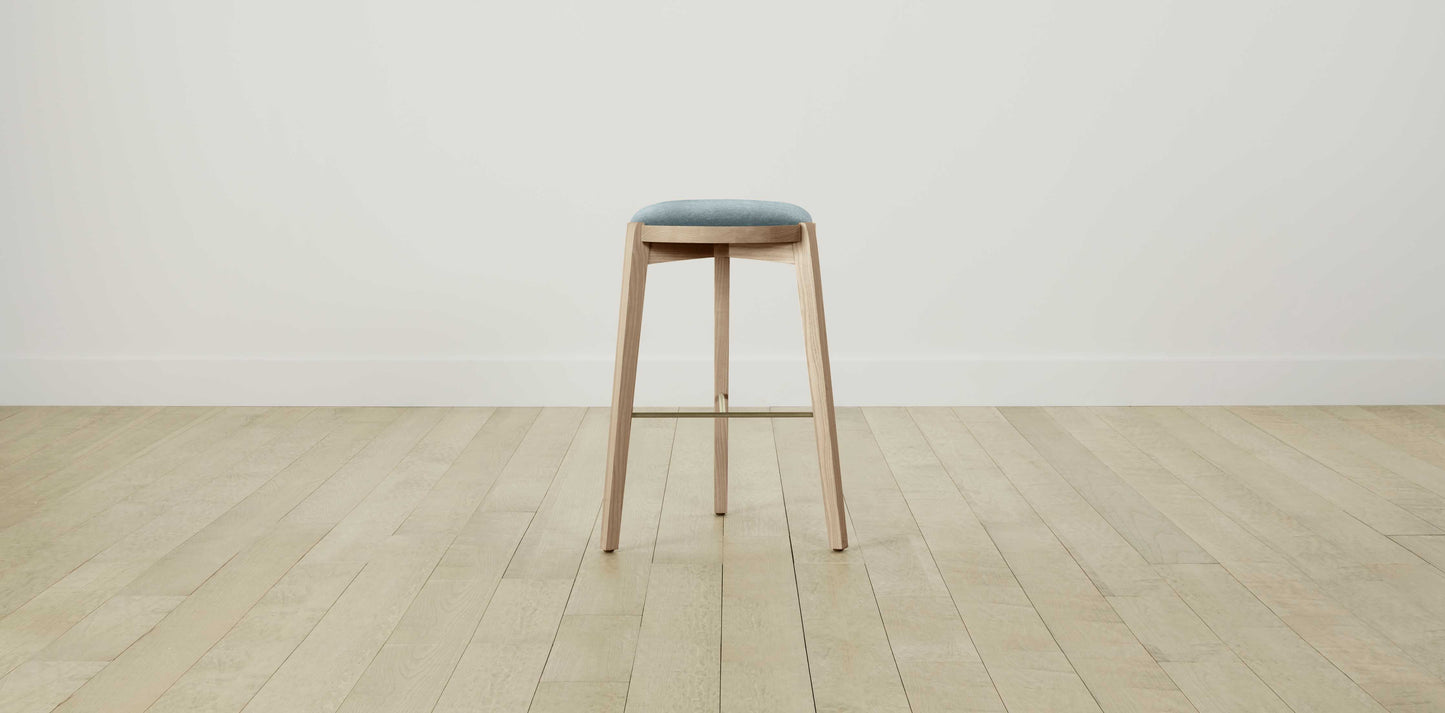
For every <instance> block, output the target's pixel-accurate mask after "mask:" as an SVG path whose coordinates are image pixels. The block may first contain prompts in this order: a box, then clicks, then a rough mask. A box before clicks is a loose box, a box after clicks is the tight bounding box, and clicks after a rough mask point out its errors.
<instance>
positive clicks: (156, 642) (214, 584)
mask: <svg viewBox="0 0 1445 713" xmlns="http://www.w3.org/2000/svg"><path fill="white" fill-rule="evenodd" d="M323 534H325V530H324V529H323V528H320V527H315V526H299V527H292V526H282V527H277V528H275V529H273V530H271V531H270V532H268V533H267V534H266V535H265V536H264V537H262V538H261V539H260V540H259V541H257V543H256V544H255V546H254V547H251V548H249V549H248V550H247V551H246V552H245V553H242V554H241V555H240V556H238V557H237V558H235V559H233V560H231V561H230V562H228V563H226V565H225V566H224V567H222V568H221V570H220V571H218V572H217V573H216V575H215V576H214V577H211V578H210V579H208V580H207V581H206V583H205V584H203V585H202V586H201V587H200V588H199V589H197V590H196V592H195V593H194V594H192V595H191V596H189V597H187V598H186V600H185V601H184V602H182V603H181V604H180V606H178V607H176V609H175V610H174V611H172V612H171V613H170V614H169V615H168V616H166V617H165V618H164V619H162V620H161V621H160V623H159V624H157V625H156V626H155V628H153V629H151V630H150V631H149V632H148V633H147V634H146V635H145V636H143V637H141V638H140V640H138V641H136V642H135V643H134V644H132V645H131V646H130V647H129V648H127V649H126V650H125V651H124V652H123V653H121V655H120V656H118V657H117V658H116V659H115V660H113V661H111V662H110V665H109V666H106V667H105V668H104V669H102V670H101V671H100V673H98V674H96V675H95V677H93V678H91V679H90V680H89V681H87V682H86V683H85V685H84V686H81V687H80V689H79V690H77V691H76V692H75V694H74V695H72V696H71V697H70V698H68V699H66V701H65V703H63V704H62V705H61V706H60V707H58V708H57V709H56V710H58V711H63V712H65V713H78V712H79V711H97V712H102V711H104V712H107V713H126V712H127V711H143V710H145V709H146V708H147V707H149V706H150V705H151V704H152V703H154V702H155V700H156V699H157V698H159V697H160V696H161V694H162V693H164V692H165V690H166V689H167V688H169V687H170V686H171V684H173V683H175V682H176V680H177V679H179V678H180V677H181V675H182V674H184V673H185V672H186V670H187V669H188V668H190V667H191V664H193V663H195V662H196V660H198V659H199V658H200V657H201V656H202V655H204V654H205V653H206V651H207V650H209V649H210V648H211V646H212V645H214V644H215V643H216V642H217V641H219V640H220V639H221V637H222V636H224V635H225V633H226V632H227V631H229V630H230V629H231V627H232V626H234V625H235V624H236V622H237V621H239V620H240V618H241V617H242V616H243V615H244V614H245V613H246V611H247V610H248V609H250V608H251V606H252V605H254V604H255V603H256V602H257V601H258V600H259V599H260V598H261V597H262V596H264V595H265V593H266V591H267V590H269V589H270V588H271V587H272V585H274V584H275V583H276V582H277V580H279V579H280V578H281V577H282V575H284V574H285V573H286V570H288V569H290V568H291V565H293V564H295V563H296V561H297V560H299V559H300V558H301V556H302V555H304V554H305V553H306V551H307V550H309V549H310V548H311V547H312V545H314V544H316V542H317V540H320V539H321V536H322V535H323Z"/></svg>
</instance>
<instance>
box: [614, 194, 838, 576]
mask: <svg viewBox="0 0 1445 713" xmlns="http://www.w3.org/2000/svg"><path fill="white" fill-rule="evenodd" d="M817 234H818V233H817V227H816V226H815V225H814V224H813V223H798V224H796V225H767V226H739V227H733V226H729V227H701V226H664V225H645V224H643V223H628V224H627V244H626V250H625V252H624V253H623V261H622V307H621V310H620V315H619V317H618V325H617V361H616V363H615V367H614V372H613V376H612V412H611V422H610V424H609V426H608V431H607V480H606V484H605V486H604V491H603V494H602V549H603V550H604V551H606V552H611V551H613V550H615V549H617V544H618V540H619V538H620V537H621V529H622V495H623V488H624V486H625V484H626V480H627V452H628V448H629V445H630V443H629V442H630V439H631V435H632V419H633V417H634V416H640V415H644V414H635V413H634V412H633V396H634V391H635V389H636V385H637V356H638V343H639V340H640V339H641V336H642V300H643V292H644V290H645V288H646V285H647V266H648V265H652V264H655V263H663V262H676V261H679V260H696V259H701V258H709V257H710V258H713V264H714V268H713V299H714V309H713V320H714V331H713V337H714V341H713V391H714V394H715V397H714V410H713V411H712V412H704V413H698V414H690V415H700V416H711V417H713V418H714V430H713V452H714V456H713V504H714V508H713V509H714V511H715V512H716V513H717V514H718V515H723V514H725V513H726V512H727V502H728V445H727V444H728V418H730V417H735V416H739V415H741V414H739V413H731V414H730V413H729V412H728V292H729V282H730V278H729V269H730V260H731V259H732V258H742V259H747V260H765V261H768V262H781V263H791V264H793V265H795V266H796V269H797V280H798V302H799V304H800V306H801V308H802V312H803V342H804V348H805V351H806V354H807V361H808V386H809V392H810V394H811V396H812V401H813V411H812V417H813V425H814V430H815V431H816V433H817V440H818V475H819V478H820V480H821V481H822V486H823V511H824V519H825V521H826V522H827V527H828V544H829V545H830V546H831V547H832V548H833V549H834V550H842V549H844V548H846V547H847V546H848V532H847V528H846V526H845V517H846V515H845V512H844V509H843V481H842V478H841V474H840V471H839V465H838V425H837V419H836V417H835V415H834V411H833V377H832V372H831V369H830V367H829V365H828V333H827V329H826V328H825V327H824V321H823V286H822V281H821V280H820V278H819V275H818V243H817ZM645 415H662V414H645ZM752 415H758V414H756V413H753V414H752ZM780 415H782V414H780ZM786 415H806V414H796V413H790V414H786Z"/></svg>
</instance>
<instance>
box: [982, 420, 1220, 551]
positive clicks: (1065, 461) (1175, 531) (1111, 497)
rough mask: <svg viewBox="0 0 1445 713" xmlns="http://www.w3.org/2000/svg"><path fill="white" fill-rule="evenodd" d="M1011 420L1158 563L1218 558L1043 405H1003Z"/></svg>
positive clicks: (1121, 532) (1096, 507)
mask: <svg viewBox="0 0 1445 713" xmlns="http://www.w3.org/2000/svg"><path fill="white" fill-rule="evenodd" d="M999 411H1000V413H1001V414H1002V415H1003V417H1004V418H1005V419H1007V420H1008V421H1009V423H1010V424H1012V425H1013V427H1014V429H1015V430H1017V431H1018V432H1019V433H1020V434H1022V435H1023V437H1024V438H1026V439H1028V441H1029V443H1030V444H1031V445H1032V446H1033V447H1034V449H1035V450H1036V451H1038V453H1039V455H1042V456H1043V457H1044V459H1045V460H1047V461H1049V463H1050V464H1051V465H1052V466H1053V468H1054V470H1055V471H1057V472H1058V473H1059V475H1061V476H1063V477H1064V479H1065V480H1067V481H1068V482H1069V483H1070V484H1071V485H1073V486H1074V489H1075V490H1076V491H1078V493H1079V495H1081V496H1082V497H1083V498H1084V500H1086V501H1087V502H1088V503H1089V504H1090V505H1092V506H1093V508H1094V510H1096V511H1097V512H1098V513H1099V514H1100V515H1102V516H1103V518H1104V520H1106V521H1107V522H1108V523H1109V524H1110V525H1111V526H1113V528H1114V530H1115V531H1116V532H1118V533H1119V535H1120V536H1122V537H1123V538H1124V539H1125V540H1127V541H1128V542H1129V544H1130V545H1133V547H1134V549H1135V550H1137V551H1138V552H1139V554H1140V556H1142V557H1143V558H1144V560H1145V561H1147V562H1151V563H1154V564H1183V563H1210V562H1213V561H1214V558H1213V557H1211V556H1210V555H1209V553H1207V552H1205V551H1204V549H1203V548H1202V547H1200V546H1199V544H1198V543H1196V542H1194V540H1192V539H1190V538H1189V536H1188V535H1186V534H1185V533H1184V532H1183V531H1181V530H1180V529H1179V527H1178V526H1176V525H1175V524H1174V523H1173V522H1172V521H1171V520H1170V519H1169V518H1168V517H1166V516H1165V515H1164V514H1163V513H1160V512H1159V510H1158V509H1157V508H1155V507H1154V506H1153V505H1152V504H1150V503H1149V501H1148V500H1147V499H1146V498H1145V497H1144V496H1142V495H1140V494H1139V492H1138V491H1136V490H1134V489H1133V488H1132V487H1130V486H1129V484H1128V483H1126V482H1124V480H1123V479H1122V478H1120V477H1119V476H1118V475H1117V474H1116V473H1114V471H1112V470H1110V469H1109V467H1108V466H1107V465H1104V463H1103V462H1101V461H1100V460H1099V458H1098V457H1097V456H1095V455H1094V454H1093V453H1091V452H1090V451H1089V449H1088V448H1085V447H1084V446H1083V445H1081V444H1080V443H1079V442H1078V441H1076V440H1074V439H1073V437H1071V436H1069V435H1068V434H1066V433H1065V432H1064V430H1063V429H1062V428H1060V427H1059V425H1058V424H1057V423H1055V422H1054V420H1053V419H1052V418H1050V417H1049V415H1048V414H1047V413H1045V412H1044V411H1043V410H1042V409H1038V408H1005V409H999Z"/></svg>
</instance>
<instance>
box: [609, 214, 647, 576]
mask: <svg viewBox="0 0 1445 713" xmlns="http://www.w3.org/2000/svg"><path fill="white" fill-rule="evenodd" d="M647 251H648V248H647V243H644V242H642V224H641V223H628V224H627V249H626V251H625V252H624V253H623V258H622V307H621V309H620V313H619V314H618V317H617V360H616V362H614V365H613V371H612V416H611V421H610V423H609V424H608V427H607V481H606V484H605V485H604V486H603V492H602V550H603V551H605V552H611V551H613V550H615V549H617V541H618V539H619V537H621V534H622V490H623V486H624V485H625V484H626V482H627V450H628V446H629V441H630V438H631V436H632V397H633V392H634V391H635V389H636V386H637V349H638V342H639V340H640V339H641V337H642V294H643V291H644V289H645V288H646V287H647Z"/></svg>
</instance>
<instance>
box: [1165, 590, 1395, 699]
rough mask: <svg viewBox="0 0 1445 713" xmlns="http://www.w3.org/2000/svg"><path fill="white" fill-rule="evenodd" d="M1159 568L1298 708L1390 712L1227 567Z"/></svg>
mask: <svg viewBox="0 0 1445 713" xmlns="http://www.w3.org/2000/svg"><path fill="white" fill-rule="evenodd" d="M1157 567H1158V569H1159V570H1160V571H1161V573H1163V575H1164V576H1165V577H1166V578H1167V579H1168V580H1169V583H1170V584H1171V585H1172V586H1173V587H1174V588H1175V590H1176V591H1178V592H1179V594H1180V596H1182V597H1183V598H1184V601H1185V602H1187V603H1188V604H1189V607H1190V609H1192V610H1193V611H1194V612H1195V613H1196V614H1198V615H1199V616H1200V617H1201V618H1202V619H1204V621H1205V623H1207V624H1208V625H1209V627H1210V628H1211V629H1212V630H1214V632H1215V633H1216V634H1218V635H1219V636H1220V638H1222V639H1223V640H1224V641H1225V643H1227V644H1228V645H1229V646H1230V647H1231V648H1232V649H1233V650H1234V651H1235V653H1237V654H1238V655H1239V656H1240V657H1241V658H1242V659H1244V661H1245V662H1246V663H1248V664H1249V666H1250V668H1252V669H1254V670H1255V671H1257V672H1258V673H1259V674H1260V676H1261V677H1262V678H1264V680H1266V681H1269V682H1270V685H1271V687H1273V688H1274V690H1275V692H1276V693H1278V694H1279V695H1280V697H1281V698H1283V699H1284V700H1285V702H1286V703H1288V704H1289V705H1290V706H1291V707H1293V708H1294V709H1295V710H1297V711H1301V710H1307V711H1321V713H1323V712H1326V711H1381V710H1384V708H1382V707H1381V706H1380V704H1379V703H1378V702H1377V701H1375V699H1374V698H1372V697H1370V695H1369V694H1367V693H1365V692H1364V691H1363V690H1361V689H1360V687H1359V686H1358V685H1356V684H1355V683H1354V682H1353V681H1351V680H1350V679H1349V677H1348V676H1346V675H1345V674H1344V673H1342V672H1341V671H1340V670H1339V669H1338V668H1336V667H1335V666H1334V665H1333V664H1331V663H1330V662H1329V661H1328V660H1326V659H1325V657H1324V656H1322V655H1320V653H1319V652H1318V651H1316V650H1315V649H1314V648H1313V647H1311V646H1310V645H1309V644H1307V643H1305V641H1304V640H1302V639H1301V638H1300V637H1299V635H1298V634H1296V633H1295V632H1294V631H1293V630H1292V629H1290V628H1289V627H1288V626H1287V625H1285V623H1284V622H1283V621H1280V619H1279V618H1278V617H1276V616H1275V615H1274V613H1273V612H1271V611H1270V610H1269V608H1268V607H1266V606H1264V605H1263V604H1261V603H1260V602H1259V600H1258V599H1256V598H1255V597H1254V595H1253V594H1251V593H1250V591H1249V590H1248V589H1246V588H1245V587H1244V585H1242V584H1240V583H1239V582H1238V581H1236V580H1235V579H1234V577H1233V576H1232V575H1230V573H1229V572H1228V571H1226V570H1225V569H1224V568H1223V567H1221V566H1219V565H1158V566H1157Z"/></svg>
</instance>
